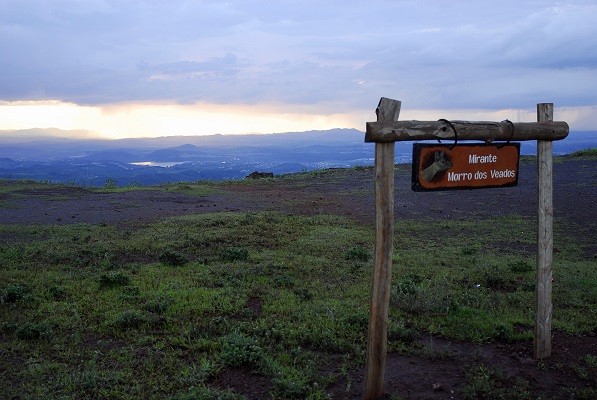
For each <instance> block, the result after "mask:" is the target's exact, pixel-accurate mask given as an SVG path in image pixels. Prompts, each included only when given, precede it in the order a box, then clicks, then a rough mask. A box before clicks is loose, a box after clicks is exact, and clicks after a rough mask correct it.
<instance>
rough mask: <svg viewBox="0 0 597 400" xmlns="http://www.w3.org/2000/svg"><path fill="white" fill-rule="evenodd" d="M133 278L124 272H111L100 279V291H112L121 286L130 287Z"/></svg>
mask: <svg viewBox="0 0 597 400" xmlns="http://www.w3.org/2000/svg"><path fill="white" fill-rule="evenodd" d="M130 284H131V277H130V276H129V275H127V274H126V273H124V272H122V271H111V272H108V273H106V274H102V275H101V276H100V278H99V287H100V289H111V288H115V287H119V286H129V285H130Z"/></svg>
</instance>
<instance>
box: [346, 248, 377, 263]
mask: <svg viewBox="0 0 597 400" xmlns="http://www.w3.org/2000/svg"><path fill="white" fill-rule="evenodd" d="M344 258H345V259H347V260H349V261H360V262H366V261H369V259H370V258H371V255H370V254H369V250H367V249H364V248H362V247H353V248H351V249H349V250H348V251H347V252H346V255H345V256H344Z"/></svg>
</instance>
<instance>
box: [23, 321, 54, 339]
mask: <svg viewBox="0 0 597 400" xmlns="http://www.w3.org/2000/svg"><path fill="white" fill-rule="evenodd" d="M51 330H52V329H51V328H50V326H49V325H48V324H46V323H43V322H42V323H37V322H26V323H24V324H23V325H21V326H19V327H18V328H17V329H16V331H15V334H16V335H17V338H19V339H21V340H36V339H39V338H41V337H48V336H49V335H50V333H51Z"/></svg>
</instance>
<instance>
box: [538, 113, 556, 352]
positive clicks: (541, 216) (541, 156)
mask: <svg viewBox="0 0 597 400" xmlns="http://www.w3.org/2000/svg"><path fill="white" fill-rule="evenodd" d="M546 121H553V104H552V103H542V104H537V122H546ZM552 157H553V142H552V141H551V140H538V141H537V182H538V184H537V186H538V190H537V194H538V201H537V217H538V218H537V279H536V284H535V341H534V345H535V346H534V347H535V352H534V353H535V359H542V358H546V357H549V356H550V355H551V317H552V311H553V305H552V300H551V289H552V262H553V175H552V171H553V160H552Z"/></svg>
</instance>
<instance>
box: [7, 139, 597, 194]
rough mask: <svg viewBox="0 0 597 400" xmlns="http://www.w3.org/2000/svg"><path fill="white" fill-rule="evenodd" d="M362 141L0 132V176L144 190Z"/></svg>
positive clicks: (365, 160)
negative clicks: (141, 187) (109, 137)
mask: <svg viewBox="0 0 597 400" xmlns="http://www.w3.org/2000/svg"><path fill="white" fill-rule="evenodd" d="M70 137H76V139H71V138H70ZM364 137H365V134H364V133H363V132H361V131H358V130H356V129H332V130H327V131H308V132H289V133H277V134H260V135H210V136H167V137H159V138H141V139H120V140H106V139H99V138H97V137H94V136H93V134H92V133H90V132H86V131H61V130H58V129H31V130H25V131H0V178H4V179H33V180H44V181H52V182H68V183H74V184H78V185H83V186H103V185H105V184H106V182H110V183H114V182H115V183H116V184H118V185H129V184H139V185H149V184H158V183H164V182H179V181H196V180H223V179H242V178H244V177H245V176H247V175H248V174H250V173H251V172H253V171H259V172H273V173H274V174H282V173H292V172H299V171H310V170H315V169H322V168H333V167H340V168H346V167H351V166H356V165H372V164H373V157H374V145H373V144H371V143H364ZM594 147H597V131H591V132H571V133H570V135H569V136H568V137H567V138H566V139H565V140H562V141H556V142H554V153H556V154H568V153H571V152H574V151H577V150H582V149H587V148H594ZM521 153H522V154H535V153H536V144H535V142H523V143H522V145H521ZM411 154H412V143H411V142H398V143H396V162H398V163H407V162H410V161H411Z"/></svg>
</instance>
